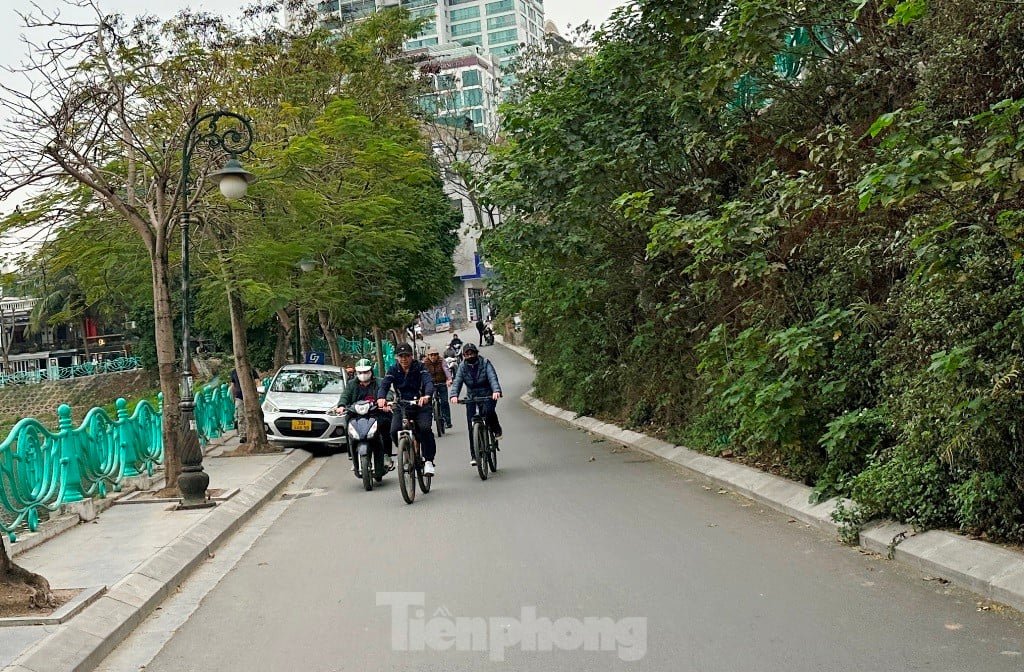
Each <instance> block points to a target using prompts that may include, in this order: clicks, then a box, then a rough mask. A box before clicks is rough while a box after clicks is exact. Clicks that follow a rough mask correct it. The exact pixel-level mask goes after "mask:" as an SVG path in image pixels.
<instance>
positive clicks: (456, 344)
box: [448, 333, 462, 357]
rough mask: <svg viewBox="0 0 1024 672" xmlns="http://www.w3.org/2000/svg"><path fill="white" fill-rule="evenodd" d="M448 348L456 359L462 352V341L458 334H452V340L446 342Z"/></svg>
mask: <svg viewBox="0 0 1024 672" xmlns="http://www.w3.org/2000/svg"><path fill="white" fill-rule="evenodd" d="M448 347H449V348H450V349H451V350H453V351H454V352H455V356H456V357H458V356H459V354H460V353H461V352H462V339H461V338H459V335H458V334H454V333H453V334H452V340H450V341H448Z"/></svg>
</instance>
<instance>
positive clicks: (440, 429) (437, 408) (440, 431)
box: [434, 396, 444, 436]
mask: <svg viewBox="0 0 1024 672" xmlns="http://www.w3.org/2000/svg"><path fill="white" fill-rule="evenodd" d="M434 424H435V425H437V435H438V436H444V418H442V417H441V402H440V401H439V400H438V398H437V397H436V396H435V397H434Z"/></svg>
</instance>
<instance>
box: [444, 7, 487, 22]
mask: <svg viewBox="0 0 1024 672" xmlns="http://www.w3.org/2000/svg"><path fill="white" fill-rule="evenodd" d="M448 16H449V17H451V20H452V21H465V20H466V19H479V18H480V8H479V7H465V8H463V9H453V10H452V11H450V12H449V13H448Z"/></svg>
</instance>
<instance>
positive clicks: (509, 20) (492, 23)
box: [487, 14, 516, 30]
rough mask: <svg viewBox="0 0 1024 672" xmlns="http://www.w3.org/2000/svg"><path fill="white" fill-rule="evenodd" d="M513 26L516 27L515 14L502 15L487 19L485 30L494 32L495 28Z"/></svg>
mask: <svg viewBox="0 0 1024 672" xmlns="http://www.w3.org/2000/svg"><path fill="white" fill-rule="evenodd" d="M514 25H516V15H515V14H503V15H501V16H490V17H487V30H494V29H495V28H506V27H508V26H514Z"/></svg>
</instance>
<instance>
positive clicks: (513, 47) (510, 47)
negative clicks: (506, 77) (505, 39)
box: [491, 44, 519, 58]
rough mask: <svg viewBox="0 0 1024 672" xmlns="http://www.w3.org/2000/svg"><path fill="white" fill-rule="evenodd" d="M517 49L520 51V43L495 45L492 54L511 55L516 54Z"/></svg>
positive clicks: (498, 55) (499, 56)
mask: <svg viewBox="0 0 1024 672" xmlns="http://www.w3.org/2000/svg"><path fill="white" fill-rule="evenodd" d="M517 51H519V45H518V44H506V45H504V46H501V47H495V48H493V49H491V55H492V56H497V57H498V58H501V57H502V56H509V55H512V54H515V53H516V52H517Z"/></svg>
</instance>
